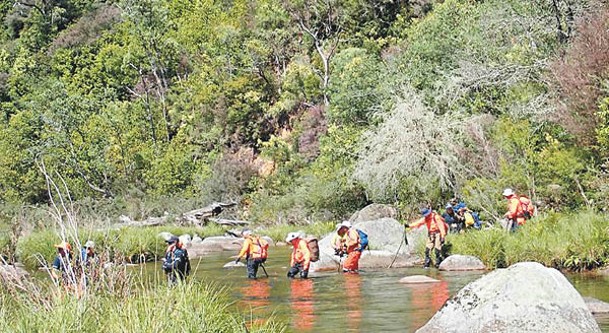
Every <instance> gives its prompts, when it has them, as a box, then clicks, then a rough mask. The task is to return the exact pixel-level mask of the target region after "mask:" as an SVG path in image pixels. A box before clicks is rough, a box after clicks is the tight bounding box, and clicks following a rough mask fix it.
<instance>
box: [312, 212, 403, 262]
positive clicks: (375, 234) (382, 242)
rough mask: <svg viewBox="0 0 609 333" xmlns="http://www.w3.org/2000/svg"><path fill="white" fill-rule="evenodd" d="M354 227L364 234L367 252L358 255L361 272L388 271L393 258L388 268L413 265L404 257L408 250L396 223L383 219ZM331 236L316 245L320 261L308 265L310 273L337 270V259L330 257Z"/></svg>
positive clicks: (401, 230)
mask: <svg viewBox="0 0 609 333" xmlns="http://www.w3.org/2000/svg"><path fill="white" fill-rule="evenodd" d="M354 227H355V228H357V229H360V230H362V231H364V232H365V233H366V234H368V240H369V247H370V250H365V251H364V252H363V253H362V258H361V259H360V267H361V268H379V267H389V265H391V264H392V262H393V259H394V258H395V262H393V265H392V267H408V266H413V265H414V259H413V258H412V257H411V256H409V255H408V254H409V253H410V252H409V251H410V247H409V246H406V245H405V244H404V226H403V225H402V224H400V223H399V222H398V221H396V220H394V219H390V218H384V219H380V220H375V221H364V222H360V223H357V224H355V225H354ZM332 235H333V233H330V234H328V235H327V236H325V237H324V238H322V239H321V240H320V241H319V243H318V245H319V258H320V259H319V261H317V262H314V263H312V264H311V271H324V270H335V269H338V265H339V258H338V257H337V256H336V255H334V250H333V249H332V245H331V242H332ZM409 241H410V237H409ZM398 250H399V251H398ZM396 254H397V256H396Z"/></svg>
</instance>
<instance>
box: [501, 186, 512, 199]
mask: <svg viewBox="0 0 609 333" xmlns="http://www.w3.org/2000/svg"><path fill="white" fill-rule="evenodd" d="M510 195H514V190H512V189H511V188H506V189H505V190H503V196H504V197H509V196H510Z"/></svg>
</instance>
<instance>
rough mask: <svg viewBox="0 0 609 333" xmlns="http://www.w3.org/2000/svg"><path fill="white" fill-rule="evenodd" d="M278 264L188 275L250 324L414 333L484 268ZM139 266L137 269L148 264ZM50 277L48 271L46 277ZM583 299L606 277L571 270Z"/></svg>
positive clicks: (602, 291)
mask: <svg viewBox="0 0 609 333" xmlns="http://www.w3.org/2000/svg"><path fill="white" fill-rule="evenodd" d="M273 251H274V257H272V258H278V259H277V260H276V261H275V262H273V260H271V261H270V262H268V263H267V266H266V268H267V270H268V273H269V275H270V276H271V278H270V279H264V278H262V279H259V280H255V281H251V280H247V279H246V278H245V276H244V272H243V270H242V269H220V268H219V267H222V265H224V264H225V263H226V253H218V254H213V255H209V256H207V257H205V259H204V262H203V263H202V264H200V265H198V266H197V265H196V264H195V265H194V267H196V270H195V271H194V272H193V274H192V276H191V277H190V278H191V279H193V280H199V281H209V282H215V283H217V284H218V285H220V286H226V287H227V291H228V292H229V294H230V295H231V297H232V298H233V299H234V300H237V301H238V305H239V308H240V310H241V311H243V312H244V313H245V314H246V316H247V315H249V314H251V315H250V317H249V318H248V319H250V318H251V323H250V324H254V323H256V322H265V321H266V320H268V318H273V319H274V320H277V321H280V322H284V323H288V325H289V329H288V332H299V333H300V332H302V331H305V332H307V331H308V332H313V331H315V332H347V331H349V332H406V333H408V332H410V333H412V332H415V331H416V329H418V328H419V327H421V326H423V325H424V324H425V323H426V322H427V321H428V320H429V319H430V318H431V317H432V316H433V315H434V314H435V312H436V311H437V310H438V309H439V308H440V307H441V306H442V304H443V303H444V302H445V301H446V300H447V299H448V298H449V295H455V294H456V293H457V292H458V291H459V289H461V288H462V287H463V286H465V285H466V284H467V283H469V282H471V281H473V280H475V279H477V278H479V277H480V276H481V275H482V274H484V273H483V272H439V271H437V270H435V269H431V270H423V269H421V268H395V269H387V270H385V269H376V270H375V269H368V270H366V271H364V272H362V273H361V274H360V275H343V274H337V273H336V271H332V272H323V273H317V274H312V275H313V276H312V277H313V278H312V279H309V280H300V279H294V280H290V279H287V278H286V277H285V272H286V271H287V269H288V268H287V267H286V260H285V259H286V258H287V257H289V254H290V252H291V249H290V248H288V247H279V248H274V249H273ZM145 268H146V267H138V268H135V269H138V270H140V269H145ZM147 268H148V269H150V273H151V275H155V274H156V275H158V276H157V277H156V278H153V279H151V280H152V281H153V282H154V283H162V282H159V281H162V277H163V276H162V273H161V272H160V268H159V267H158V265H156V266H155V264H150V265H147ZM409 275H426V276H429V277H432V278H435V279H437V280H441V282H438V283H435V284H425V285H405V284H401V283H399V282H398V281H399V280H400V279H401V278H403V277H404V276H409ZM45 277H46V276H45ZM567 277H568V278H569V280H570V281H572V283H573V285H574V286H575V287H576V289H577V290H578V291H579V292H580V293H581V294H582V295H583V296H590V297H595V298H598V299H600V300H603V301H609V288H608V286H609V277H596V276H590V275H580V274H568V275H567ZM596 318H597V321H599V324H600V326H601V329H602V331H603V332H606V333H609V318H605V317H596Z"/></svg>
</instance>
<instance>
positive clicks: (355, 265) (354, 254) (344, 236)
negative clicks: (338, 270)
mask: <svg viewBox="0 0 609 333" xmlns="http://www.w3.org/2000/svg"><path fill="white" fill-rule="evenodd" d="M336 233H337V234H338V236H339V237H340V244H341V248H340V251H342V253H346V254H347V259H345V263H344V264H343V272H344V273H358V271H359V259H360V257H361V256H362V251H361V247H360V237H359V233H358V232H357V229H355V228H352V227H351V222H349V221H343V222H342V223H341V224H339V225H337V226H336Z"/></svg>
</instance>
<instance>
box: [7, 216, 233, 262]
mask: <svg viewBox="0 0 609 333" xmlns="http://www.w3.org/2000/svg"><path fill="white" fill-rule="evenodd" d="M162 231H168V232H171V233H173V234H174V235H182V234H190V235H191V236H192V235H193V234H195V233H196V234H198V235H199V236H201V237H208V236H216V235H222V234H224V228H223V227H221V226H218V225H215V224H214V225H209V226H205V227H203V228H198V227H179V226H158V227H146V228H141V227H125V228H121V229H112V230H105V231H80V233H79V237H78V238H79V240H80V242H81V244H84V243H85V242H86V241H87V240H88V239H91V240H93V241H95V243H96V251H97V252H109V253H112V254H113V257H114V256H118V257H123V258H124V260H126V261H132V259H133V258H132V257H138V256H143V257H145V258H155V257H162V256H163V254H164V252H165V248H166V245H165V243H164V240H163V239H162V238H161V237H159V236H158V235H159V233H160V232H162ZM59 242H60V238H59V236H58V233H57V232H56V231H55V230H51V229H47V230H42V231H37V232H34V233H32V234H30V235H28V236H26V237H22V238H20V239H19V241H18V242H17V258H18V260H19V261H21V262H22V263H23V264H25V265H26V266H27V267H28V268H34V267H37V266H39V265H40V262H39V260H40V259H42V260H43V261H46V262H49V261H51V260H53V258H54V256H55V253H56V249H55V248H54V247H53V245H54V244H57V243H59ZM72 246H73V249H74V250H77V249H76V244H72Z"/></svg>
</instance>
